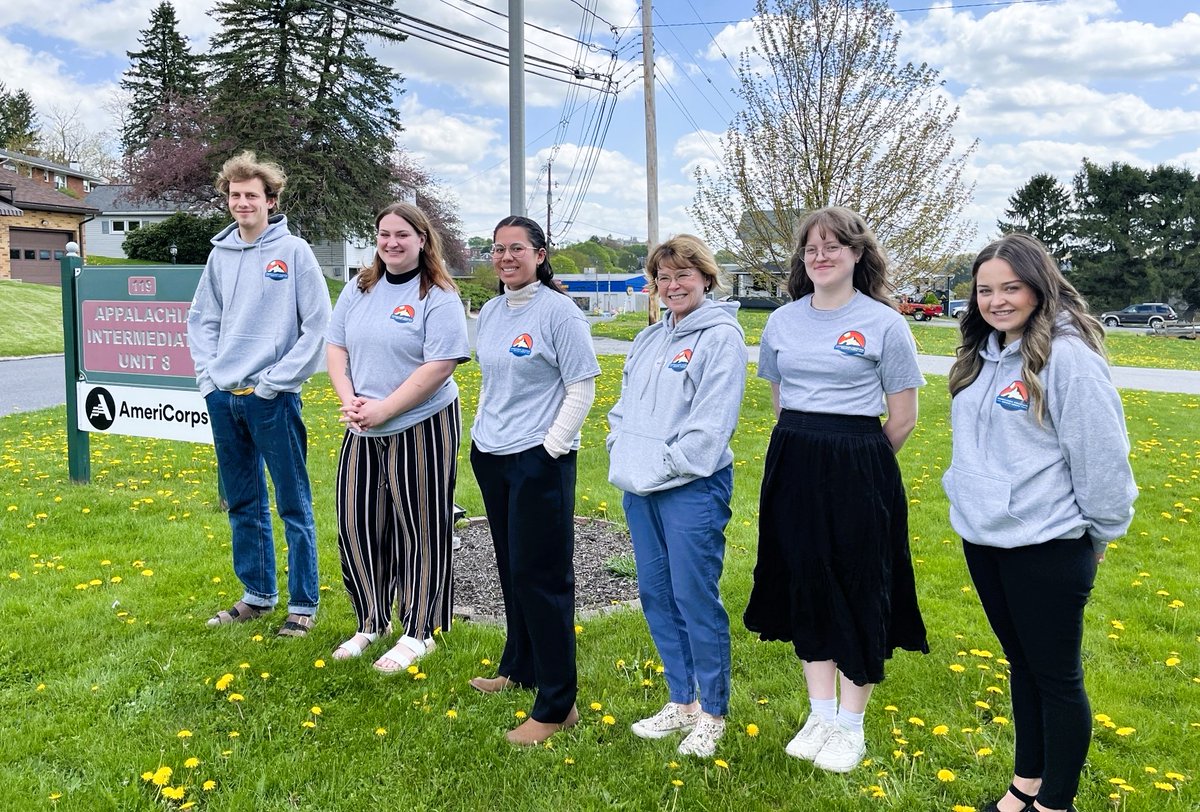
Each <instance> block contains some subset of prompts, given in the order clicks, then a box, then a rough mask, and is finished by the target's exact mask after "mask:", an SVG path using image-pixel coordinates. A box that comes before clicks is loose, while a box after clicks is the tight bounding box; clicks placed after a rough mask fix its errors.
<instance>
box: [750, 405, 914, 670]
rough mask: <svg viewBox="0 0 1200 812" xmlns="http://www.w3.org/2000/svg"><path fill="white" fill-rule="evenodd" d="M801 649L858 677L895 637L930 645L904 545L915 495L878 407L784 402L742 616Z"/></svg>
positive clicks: (766, 634) (907, 645) (904, 644)
mask: <svg viewBox="0 0 1200 812" xmlns="http://www.w3.org/2000/svg"><path fill="white" fill-rule="evenodd" d="M744 621H745V623H746V628H747V629H749V630H750V631H752V632H756V633H758V634H759V635H760V636H761V638H762V639H763V640H784V641H790V642H791V643H792V645H793V646H794V647H795V649H796V655H797V656H798V657H799V658H800V659H801V660H806V661H810V662H822V661H825V660H833V661H834V662H835V663H837V666H838V669H839V670H840V671H841V672H842V673H843V674H845V675H846V677H848V678H849V679H851V680H853V681H854V683H855V684H857V685H866V684H867V683H877V682H881V681H882V680H883V662H884V660H886V659H888V658H889V657H891V656H892V652H893V651H894V650H895V649H897V648H902V649H907V650H909V651H920V652H924V653H928V652H929V644H928V643H927V642H926V639H925V623H924V621H923V620H922V619H921V610H920V609H919V608H918V606H917V590H916V583H915V581H914V578H913V568H912V558H911V554H910V552H909V548H908V499H907V497H906V496H905V493H904V483H903V481H902V480H901V478H900V466H899V465H898V464H897V462H896V455H895V453H894V452H893V451H892V447H891V444H890V443H889V442H888V440H887V438H886V437H885V436H884V434H883V429H882V426H881V424H880V422H879V419H878V418H874V417H858V416H847V415H832V414H814V413H808V412H793V411H789V410H784V411H783V413H782V414H781V415H780V416H779V422H778V423H777V424H776V426H775V429H774V431H773V432H772V433H771V443H770V446H769V447H768V449H767V461H766V471H765V473H764V475H763V483H762V495H761V499H760V504H759V530H758V562H757V564H756V565H755V567H754V587H753V589H752V590H751V592H750V602H749V604H748V605H747V607H746V613H745V616H744Z"/></svg>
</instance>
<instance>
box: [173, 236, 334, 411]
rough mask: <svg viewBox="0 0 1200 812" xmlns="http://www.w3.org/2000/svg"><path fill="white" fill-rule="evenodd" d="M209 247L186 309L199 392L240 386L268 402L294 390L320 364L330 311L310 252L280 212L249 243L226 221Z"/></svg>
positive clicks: (324, 289) (319, 273)
mask: <svg viewBox="0 0 1200 812" xmlns="http://www.w3.org/2000/svg"><path fill="white" fill-rule="evenodd" d="M212 244H213V250H212V252H211V253H210V254H209V255H208V263H207V264H206V265H205V266H204V273H203V274H202V275H201V277H200V284H199V285H198V286H197V287H196V296H195V298H194V299H193V300H192V308H191V311H190V312H189V313H188V343H189V344H190V346H191V351H192V360H193V362H195V365H196V384H197V385H198V386H199V387H200V394H201V395H208V393H209V392H212V391H213V390H215V389H223V390H232V389H241V388H244V387H247V386H253V387H254V394H256V395H258V396H259V397H262V398H267V399H270V398H273V397H275V396H276V395H277V394H279V393H280V392H299V391H300V387H301V386H302V385H303V384H304V382H305V381H306V380H308V379H309V377H310V376H311V375H312V374H313V373H314V372H315V371H316V370H317V366H318V365H319V363H320V359H321V354H322V352H323V351H324V349H325V329H326V327H327V326H328V325H329V314H330V311H331V310H332V308H331V307H330V304H329V289H328V287H326V285H325V278H324V276H323V275H322V274H321V268H320V266H319V265H317V259H316V257H315V256H313V252H312V249H311V248H310V247H309V245H308V243H307V242H305V241H304V240H302V239H300V238H299V237H296V236H293V235H292V234H291V233H289V232H288V228H287V218H286V217H285V216H284V215H282V214H276V215H273V216H272V217H271V218H270V219H269V220H268V225H267V230H266V231H264V232H263V233H262V234H261V235H259V237H258V239H257V240H255V241H254V242H253V243H250V244H247V243H244V242H242V240H241V238H240V237H239V236H238V227H237V223H232V224H230V226H229V227H228V228H226V229H224V230H223V231H222V232H221V233H220V234H218V235H217V236H215V237H213V239H212Z"/></svg>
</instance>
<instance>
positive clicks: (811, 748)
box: [784, 713, 834, 761]
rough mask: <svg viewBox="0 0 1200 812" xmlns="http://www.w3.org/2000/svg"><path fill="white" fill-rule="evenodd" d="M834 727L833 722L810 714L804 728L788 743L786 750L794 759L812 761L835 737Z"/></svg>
mask: <svg viewBox="0 0 1200 812" xmlns="http://www.w3.org/2000/svg"><path fill="white" fill-rule="evenodd" d="M833 727H834V725H833V722H826V721H825V720H824V719H822V718H821V717H820V716H817V715H816V714H815V713H810V714H809V715H808V719H807V720H805V722H804V727H802V728H800V732H799V733H797V734H796V735H795V736H794V737H793V738H792V740H791V741H790V742H788V745H787V747H785V748H784V750H785V751H786V752H787V754H788V755H789V756H792V757H793V758H802V759H804V760H806V761H812V760H813V759H814V758H816V757H817V753H819V752H821V748H822V747H824V746H825V742H827V741H829V737H830V736H832V735H833Z"/></svg>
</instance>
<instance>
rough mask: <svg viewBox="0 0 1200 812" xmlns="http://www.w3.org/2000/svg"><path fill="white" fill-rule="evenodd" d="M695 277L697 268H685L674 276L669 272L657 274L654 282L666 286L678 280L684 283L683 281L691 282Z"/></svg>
mask: <svg viewBox="0 0 1200 812" xmlns="http://www.w3.org/2000/svg"><path fill="white" fill-rule="evenodd" d="M695 278H696V270H695V269H694V268H685V269H684V270H682V271H680V272H679V273H677V274H675V275H674V276H672V275H671V274H669V273H660V274H656V275H655V277H654V284H655V285H657V286H658V287H660V288H665V287H667V286H668V285H670V284H671V283H672V282H678V283H679V284H681V285H682V284H683V283H685V282H690V281H691V280H693V279H695Z"/></svg>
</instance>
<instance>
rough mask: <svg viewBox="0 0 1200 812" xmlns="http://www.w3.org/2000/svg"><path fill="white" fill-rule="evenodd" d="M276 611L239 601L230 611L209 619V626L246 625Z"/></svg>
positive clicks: (271, 608) (223, 611) (223, 610)
mask: <svg viewBox="0 0 1200 812" xmlns="http://www.w3.org/2000/svg"><path fill="white" fill-rule="evenodd" d="M273 611H275V610H274V607H271V606H254V605H253V604H249V603H246V602H245V601H238V602H237V603H235V604H234V605H233V606H231V607H229V608H228V609H222V610H221V611H220V612H217V613H216V614H215V615H213V616H212V617H210V618H209V619H208V623H207V625H209V626H224V625H226V624H229V623H245V622H246V621H247V620H254V619H255V618H260V617H262V616H263V615H269V614H270V613H271V612H273Z"/></svg>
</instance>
